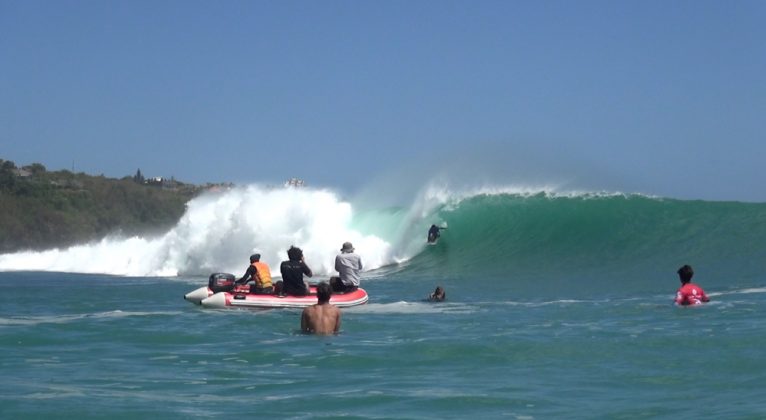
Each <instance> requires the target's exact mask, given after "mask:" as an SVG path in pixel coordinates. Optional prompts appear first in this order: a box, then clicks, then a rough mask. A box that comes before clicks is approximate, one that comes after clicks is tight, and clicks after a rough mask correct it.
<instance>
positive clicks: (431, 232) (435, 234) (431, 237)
mask: <svg viewBox="0 0 766 420" xmlns="http://www.w3.org/2000/svg"><path fill="white" fill-rule="evenodd" d="M441 229H447V228H444V227H439V226H436V225H431V227H430V228H429V229H428V242H436V240H437V239H439V237H440V236H441V233H440V232H439V231H440V230H441Z"/></svg>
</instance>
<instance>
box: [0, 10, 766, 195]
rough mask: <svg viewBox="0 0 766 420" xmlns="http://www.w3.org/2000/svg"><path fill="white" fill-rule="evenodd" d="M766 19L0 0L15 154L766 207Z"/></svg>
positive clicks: (3, 93) (249, 177)
mask: <svg viewBox="0 0 766 420" xmlns="http://www.w3.org/2000/svg"><path fill="white" fill-rule="evenodd" d="M764 22H766V1H760V0H759V1H696V0H695V1H664V0H663V1H643V0H642V1H612V0H610V1H569V0H567V1H510V0H508V1H497V2H495V1H467V0H466V1H411V0H407V1H396V0H385V1H358V0H353V1H268V2H262V1H187V0H183V1H155V0H152V1H133V0H131V1H102V0H90V1H68V0H62V1H53V0H50V1H35V0H18V1H16V0H0V158H2V159H6V160H12V161H14V162H16V163H17V164H18V165H20V166H21V165H26V164H30V163H42V164H43V165H45V166H46V167H47V168H48V169H49V170H60V169H69V170H71V169H72V168H74V169H75V171H76V172H85V173H89V174H93V175H98V174H104V175H105V176H108V177H116V178H119V177H123V176H126V175H133V174H135V172H136V170H137V169H139V168H140V169H141V171H142V172H143V174H144V175H145V176H164V177H170V176H173V177H175V178H176V179H178V180H180V181H185V182H191V183H204V182H235V183H247V182H278V183H281V182H283V181H284V180H286V179H287V178H290V177H300V178H303V179H305V180H306V182H307V183H309V184H311V185H318V186H331V187H335V188H337V189H340V190H343V191H348V192H354V191H358V190H360V189H364V188H369V186H370V185H375V184H376V183H380V182H383V181H381V180H385V179H392V180H393V179H395V180H398V181H399V182H404V183H407V184H411V185H421V184H423V183H425V182H426V181H427V180H428V179H429V178H430V177H431V176H432V175H433V174H434V173H436V172H441V173H442V174H444V173H447V174H450V176H451V177H452V178H453V179H474V180H479V179H490V180H492V182H494V183H498V184H520V185H524V184H533V183H558V184H559V185H563V186H566V187H570V188H576V187H582V188H588V189H599V190H600V189H606V190H619V191H625V192H641V193H648V194H656V195H662V196H671V197H680V198H702V199H716V200H730V199H734V200H746V201H766V185H764V181H766V162H765V161H766V136H765V135H764V133H766V130H765V128H766V122H764V121H766V24H764ZM405 176H406V177H407V178H409V179H408V180H406V181H403V178H404V177H405Z"/></svg>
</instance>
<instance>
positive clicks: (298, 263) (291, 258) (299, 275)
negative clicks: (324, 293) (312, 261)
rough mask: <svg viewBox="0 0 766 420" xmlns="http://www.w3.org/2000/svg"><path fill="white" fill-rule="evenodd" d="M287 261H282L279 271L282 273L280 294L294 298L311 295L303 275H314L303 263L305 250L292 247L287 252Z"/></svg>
mask: <svg viewBox="0 0 766 420" xmlns="http://www.w3.org/2000/svg"><path fill="white" fill-rule="evenodd" d="M287 258H288V260H287V261H282V264H281V265H280V266H279V271H280V273H282V281H281V282H280V283H281V288H279V287H278V288H279V289H280V290H279V293H280V294H288V295H293V296H306V295H307V294H309V285H308V283H307V282H306V281H305V280H303V275H304V274H305V275H306V276H308V277H312V276H313V275H314V274H313V273H312V272H311V269H310V268H309V266H308V265H306V263H305V262H304V261H303V250H301V249H300V248H297V247H294V246H291V247H290V249H288V250H287Z"/></svg>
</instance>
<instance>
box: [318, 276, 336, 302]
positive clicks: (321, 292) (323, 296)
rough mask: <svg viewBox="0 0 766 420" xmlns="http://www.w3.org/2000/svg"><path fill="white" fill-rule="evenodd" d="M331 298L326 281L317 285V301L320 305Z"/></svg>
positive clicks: (329, 288) (330, 291) (330, 288)
mask: <svg viewBox="0 0 766 420" xmlns="http://www.w3.org/2000/svg"><path fill="white" fill-rule="evenodd" d="M330 296H332V287H330V284H329V283H327V282H326V281H323V282H321V283H319V284H318V285H317V301H318V303H319V304H320V305H321V304H323V303H327V302H329V301H330Z"/></svg>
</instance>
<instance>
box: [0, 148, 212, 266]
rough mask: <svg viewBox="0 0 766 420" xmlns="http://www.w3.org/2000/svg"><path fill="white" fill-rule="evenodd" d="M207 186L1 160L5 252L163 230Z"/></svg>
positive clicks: (0, 241) (0, 239)
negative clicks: (97, 173)
mask: <svg viewBox="0 0 766 420" xmlns="http://www.w3.org/2000/svg"><path fill="white" fill-rule="evenodd" d="M207 187H209V186H207ZM207 187H200V186H196V185H192V184H184V183H182V182H178V181H176V180H175V179H172V178H171V179H169V180H166V179H162V178H150V179H145V178H144V176H143V175H142V174H141V171H140V170H138V171H136V174H135V175H133V176H126V177H124V178H121V179H114V178H106V177H104V176H103V175H100V176H92V175H87V174H84V173H73V172H70V171H67V170H61V171H47V170H46V168H45V166H43V165H42V164H39V163H33V164H31V165H26V166H22V167H20V168H19V167H17V166H16V164H15V163H14V162H12V161H7V160H2V159H0V253H7V252H13V251H18V250H24V249H32V250H40V249H48V248H54V247H62V246H68V245H73V244H76V243H83V242H87V241H93V240H98V239H100V238H103V237H104V236H106V235H109V234H122V235H136V234H146V233H151V232H157V231H161V230H163V229H167V228H169V227H171V226H173V225H174V224H175V223H176V222H177V221H178V220H179V219H180V217H181V216H182V215H183V213H184V211H185V208H186V203H187V202H188V201H189V200H190V199H192V198H193V197H194V196H196V195H197V194H199V193H200V192H202V191H203V190H205V189H206V188H207Z"/></svg>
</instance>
